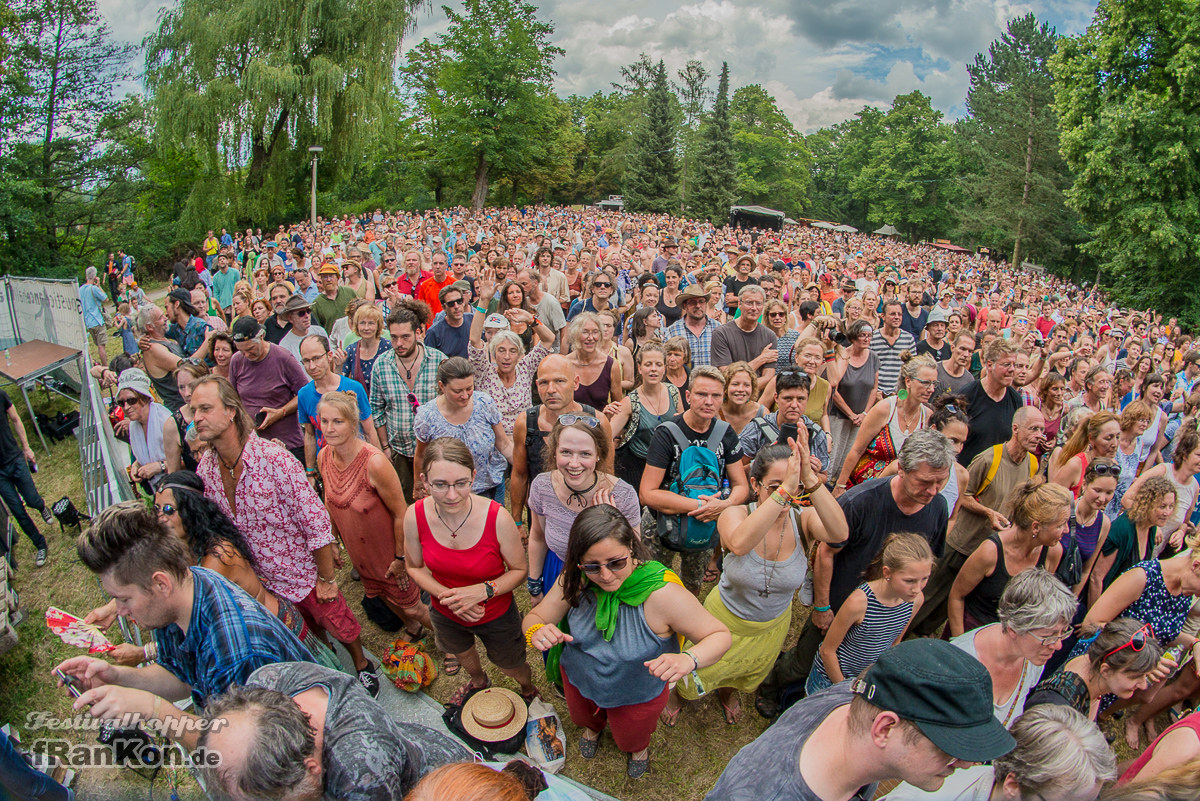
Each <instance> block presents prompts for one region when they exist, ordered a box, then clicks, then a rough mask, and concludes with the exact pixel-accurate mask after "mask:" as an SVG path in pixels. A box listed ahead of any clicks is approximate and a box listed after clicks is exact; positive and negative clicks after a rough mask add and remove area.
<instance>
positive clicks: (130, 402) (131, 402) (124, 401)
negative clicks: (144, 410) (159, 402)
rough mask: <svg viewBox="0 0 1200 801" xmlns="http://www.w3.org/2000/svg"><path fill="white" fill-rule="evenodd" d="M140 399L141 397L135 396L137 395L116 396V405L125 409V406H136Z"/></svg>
mask: <svg viewBox="0 0 1200 801" xmlns="http://www.w3.org/2000/svg"><path fill="white" fill-rule="evenodd" d="M140 400H141V398H137V397H133V398H117V405H118V406H120V407H121V408H122V409H126V408H129V407H130V406H137V405H138V401H140Z"/></svg>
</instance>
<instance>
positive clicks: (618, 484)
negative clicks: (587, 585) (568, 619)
mask: <svg viewBox="0 0 1200 801" xmlns="http://www.w3.org/2000/svg"><path fill="white" fill-rule="evenodd" d="M599 423H600V421H599V419H598V418H596V417H593V416H591V415H575V414H564V415H562V416H560V417H559V419H558V422H557V423H555V424H554V428H553V429H551V431H550V435H549V436H548V437H547V438H546V450H545V453H547V454H553V458H554V464H555V468H554V469H553V470H548V471H546V472H543V473H539V474H538V475H537V476H536V477H535V478H534V479H533V482H532V483H531V484H530V485H529V501H528V504H529V512H530V515H529V517H530V522H529V579H528V580H527V581H526V586H527V588H528V589H529V594H530V596H532V597H533V602H534V603H535V604H536V603H537V602H538V601H540V600H541V599H542V596H543V595H544V594H545V588H546V587H549V586H551V585H552V584H554V581H555V579H557V578H558V576H559V574H560V573H561V572H562V566H563V560H564V559H566V556H567V542H568V540H569V536H570V533H571V525H572V524H573V523H574V522H575V517H576V515H578V514H579V513H580V512H581V511H583V510H584V509H586V508H588V507H589V506H597V505H599V504H608V505H610V506H615V507H616V508H617V509H618V510H619V511H620V512H621V514H623V515H624V516H625V519H626V520H627V521H629V525H630V526H632V527H633V529H634V532H635V533H637V532H640V530H641V525H642V506H641V503H640V502H639V501H638V494H637V490H636V489H635V488H634V487H633V486H632V485H631V484H629V483H627V482H625V481H623V480H621V479H619V478H617V477H616V476H614V475H612V474H610V473H606V472H604V471H602V470H601V469H600V465H602V464H604V463H606V462H607V461H608V460H609V459H610V458H611V456H612V440H611V439H610V438H609V437H607V436H605V434H604V430H603V429H602V428H601V427H600V425H599Z"/></svg>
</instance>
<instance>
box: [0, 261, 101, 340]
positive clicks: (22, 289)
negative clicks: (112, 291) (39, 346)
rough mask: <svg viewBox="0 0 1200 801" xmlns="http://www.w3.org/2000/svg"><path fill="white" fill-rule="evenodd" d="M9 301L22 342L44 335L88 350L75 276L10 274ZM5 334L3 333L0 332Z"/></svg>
mask: <svg viewBox="0 0 1200 801" xmlns="http://www.w3.org/2000/svg"><path fill="white" fill-rule="evenodd" d="M6 282H7V283H8V302H9V304H11V309H12V315H13V317H14V318H15V320H16V324H17V331H16V333H17V338H18V339H20V341H21V342H28V341H30V340H32V339H41V340H44V341H46V342H54V343H56V344H59V345H65V346H66V347H68V348H76V349H78V350H87V331H86V330H85V329H84V327H83V311H82V309H81V307H80V304H79V284H78V282H76V281H75V280H73V279H72V280H63V279H51V278H17V277H12V276H10V277H8V278H7V279H6ZM0 336H2V333H0Z"/></svg>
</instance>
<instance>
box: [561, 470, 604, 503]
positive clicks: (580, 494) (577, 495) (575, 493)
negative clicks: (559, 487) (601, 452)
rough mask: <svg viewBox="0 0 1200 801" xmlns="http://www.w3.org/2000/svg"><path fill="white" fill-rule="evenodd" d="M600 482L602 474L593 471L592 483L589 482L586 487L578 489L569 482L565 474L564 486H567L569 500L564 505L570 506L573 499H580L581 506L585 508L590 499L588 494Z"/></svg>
mask: <svg viewBox="0 0 1200 801" xmlns="http://www.w3.org/2000/svg"><path fill="white" fill-rule="evenodd" d="M599 482H600V474H599V473H592V483H591V484H589V485H588V486H587V487H586V488H584V489H581V490H577V489H575V488H574V487H572V486H571V485H570V484H568V483H567V477H566V476H563V486H564V487H566V488H567V493H568V494H567V502H566V503H564V504H563V506H570V505H571V501H573V500H578V501H579V508H580V509H583V508H584V507H585V506H587V502H588V499H587V497H586V496H587V494H588V493H589V492H591V491H592V490H593V489H595V487H596V484H598V483H599Z"/></svg>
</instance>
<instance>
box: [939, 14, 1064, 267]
mask: <svg viewBox="0 0 1200 801" xmlns="http://www.w3.org/2000/svg"><path fill="white" fill-rule="evenodd" d="M1057 45H1058V35H1057V34H1056V33H1055V31H1054V29H1053V28H1051V27H1050V26H1049V25H1047V24H1045V23H1042V24H1039V23H1038V21H1037V19H1036V18H1035V17H1034V16H1033V14H1026V15H1025V16H1023V17H1018V18H1017V19H1014V20H1012V21H1010V22H1009V23H1008V29H1007V31H1005V33H1004V34H1003V35H1001V37H1000V38H999V39H998V40H996V41H995V42H993V43H992V45H991V47H990V48H989V49H988V52H987V54H983V53H980V54H978V55H976V56H975V61H974V63H972V64H968V65H967V73H968V75H969V76H970V81H971V84H970V88H969V89H968V92H967V109H968V111H969V112H970V116H968V117H966V118H964V119H963V120H962V121H961V122H960V124H959V126H958V128H959V131H960V132H961V134H962V140H961V141H962V145H963V157H964V160H965V161H966V163H967V164H968V165H970V166H969V167H968V168H967V172H968V174H969V175H971V176H972V177H971V179H970V180H968V181H966V182H964V187H965V192H964V194H965V199H966V202H965V203H964V204H963V206H962V208H961V209H960V210H959V212H960V216H961V217H962V220H963V229H962V230H963V231H964V232H965V233H968V234H969V235H974V236H976V237H978V238H980V239H982V240H983V241H985V242H988V243H989V244H992V245H994V246H1000V247H1004V248H1010V249H1011V250H1010V252H1011V254H1012V263H1013V264H1020V263H1021V261H1022V259H1023V258H1025V257H1026V256H1030V257H1033V258H1037V259H1039V260H1043V261H1052V262H1057V261H1060V260H1061V259H1062V257H1063V254H1064V252H1065V249H1066V247H1067V244H1068V243H1067V242H1066V241H1064V240H1070V239H1071V235H1072V233H1073V232H1074V231H1075V215H1074V214H1073V213H1072V212H1071V211H1070V210H1069V209H1068V208H1067V206H1066V202H1065V197H1064V194H1063V190H1064V189H1065V188H1066V186H1067V184H1068V182H1069V177H1068V174H1067V167H1066V162H1064V161H1063V158H1062V156H1061V154H1060V153H1059V146H1058V115H1057V114H1056V112H1055V111H1054V105H1053V104H1054V79H1053V77H1052V76H1051V74H1050V58H1051V56H1053V55H1054V52H1055V49H1056V48H1057Z"/></svg>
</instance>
